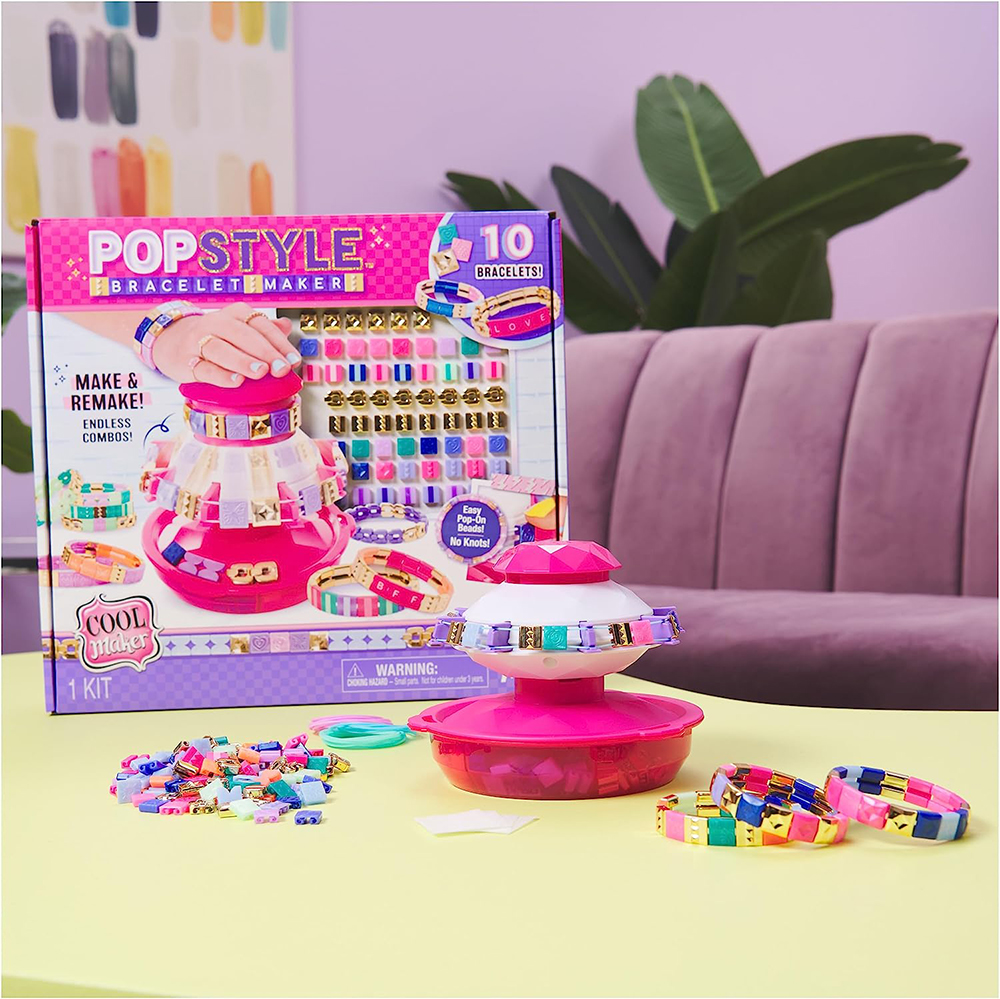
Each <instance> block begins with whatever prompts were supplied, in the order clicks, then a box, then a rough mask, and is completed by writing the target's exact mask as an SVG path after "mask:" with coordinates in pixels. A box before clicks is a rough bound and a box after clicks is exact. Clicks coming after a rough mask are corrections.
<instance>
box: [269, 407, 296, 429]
mask: <svg viewBox="0 0 1000 999" xmlns="http://www.w3.org/2000/svg"><path fill="white" fill-rule="evenodd" d="M291 429H292V419H291V416H290V415H289V412H288V410H287V409H279V410H278V411H277V412H275V413H272V414H271V433H272V434H287V433H288V432H289V431H290V430H291Z"/></svg>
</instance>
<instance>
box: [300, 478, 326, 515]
mask: <svg viewBox="0 0 1000 999" xmlns="http://www.w3.org/2000/svg"><path fill="white" fill-rule="evenodd" d="M299 501H300V503H301V504H302V512H303V514H305V516H307V517H310V516H312V515H313V514H314V513H317V512H318V511H319V508H320V506H322V503H321V502H320V494H319V486H317V485H309V486H306V487H305V488H303V489H300V490H299Z"/></svg>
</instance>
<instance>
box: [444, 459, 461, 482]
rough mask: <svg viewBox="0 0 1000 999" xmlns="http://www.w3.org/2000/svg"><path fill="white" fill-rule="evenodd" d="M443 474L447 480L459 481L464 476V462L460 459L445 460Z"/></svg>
mask: <svg viewBox="0 0 1000 999" xmlns="http://www.w3.org/2000/svg"><path fill="white" fill-rule="evenodd" d="M444 474H445V475H446V476H447V477H448V478H449V479H461V478H462V477H463V475H464V474H465V462H464V461H463V460H462V459H461V458H446V459H445V462H444Z"/></svg>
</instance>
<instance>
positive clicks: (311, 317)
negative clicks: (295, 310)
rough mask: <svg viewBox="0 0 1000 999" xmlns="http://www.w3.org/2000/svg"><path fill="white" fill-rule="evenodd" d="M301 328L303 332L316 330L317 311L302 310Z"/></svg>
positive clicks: (300, 316) (300, 317) (300, 315)
mask: <svg viewBox="0 0 1000 999" xmlns="http://www.w3.org/2000/svg"><path fill="white" fill-rule="evenodd" d="M299 329H300V330H302V332H303V333H314V332H315V331H316V313H315V312H300V313H299Z"/></svg>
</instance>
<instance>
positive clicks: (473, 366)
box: [462, 361, 480, 382]
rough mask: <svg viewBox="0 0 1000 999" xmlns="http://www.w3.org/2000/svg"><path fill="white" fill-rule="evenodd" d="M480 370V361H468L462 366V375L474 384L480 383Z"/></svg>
mask: <svg viewBox="0 0 1000 999" xmlns="http://www.w3.org/2000/svg"><path fill="white" fill-rule="evenodd" d="M479 368H480V365H479V361H466V362H465V363H464V364H463V365H462V374H463V375H465V377H466V378H467V379H468V380H469V381H472V382H474V381H478V379H479Z"/></svg>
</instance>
